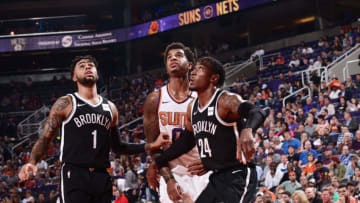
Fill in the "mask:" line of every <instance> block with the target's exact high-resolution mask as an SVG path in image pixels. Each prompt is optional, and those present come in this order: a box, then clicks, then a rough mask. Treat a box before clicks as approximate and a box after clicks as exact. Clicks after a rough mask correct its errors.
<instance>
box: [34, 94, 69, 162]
mask: <svg viewBox="0 0 360 203" xmlns="http://www.w3.org/2000/svg"><path fill="white" fill-rule="evenodd" d="M71 108H72V104H71V99H70V97H69V96H64V97H61V98H59V99H58V100H57V101H56V102H55V104H54V105H53V106H52V107H51V110H50V114H49V117H48V119H47V121H46V122H45V125H44V128H43V130H42V133H41V135H40V138H39V139H38V140H37V141H36V143H35V145H34V147H33V148H32V151H31V155H30V160H29V162H30V163H32V164H34V165H35V164H36V163H38V162H39V161H40V160H41V159H42V158H43V156H44V155H45V154H46V152H47V150H48V148H49V145H50V142H51V141H52V139H53V138H54V137H55V136H56V135H57V133H58V130H59V127H60V126H61V123H62V122H63V121H64V120H65V119H66V117H67V116H68V115H69V113H70V112H71Z"/></svg>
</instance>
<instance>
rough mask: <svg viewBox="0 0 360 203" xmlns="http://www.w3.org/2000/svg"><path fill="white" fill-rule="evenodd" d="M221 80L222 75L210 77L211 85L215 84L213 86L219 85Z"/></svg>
mask: <svg viewBox="0 0 360 203" xmlns="http://www.w3.org/2000/svg"><path fill="white" fill-rule="evenodd" d="M219 79H220V75H219V74H212V75H211V77H210V81H211V83H213V84H215V85H216V84H218V82H219Z"/></svg>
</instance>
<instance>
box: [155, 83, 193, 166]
mask: <svg viewBox="0 0 360 203" xmlns="http://www.w3.org/2000/svg"><path fill="white" fill-rule="evenodd" d="M196 97H197V94H196V92H190V93H189V96H188V97H187V98H184V99H183V100H181V101H179V100H177V99H176V98H175V97H174V96H173V95H172V94H171V92H170V91H169V84H168V85H165V86H162V87H161V89H160V99H159V107H158V116H159V127H160V132H161V133H167V134H168V135H169V137H170V139H171V140H172V142H174V141H175V140H177V139H178V138H179V136H180V135H181V134H182V132H183V131H184V130H185V125H186V122H187V118H186V114H187V108H188V105H189V103H190V102H191V101H193V100H194V99H195V98H196ZM198 159H199V153H198V151H197V148H196V146H195V147H194V148H193V149H192V150H191V151H189V152H188V153H186V154H183V155H182V156H180V157H179V158H177V159H174V160H172V161H171V162H169V166H170V168H174V167H175V166H176V165H182V166H186V165H187V164H189V163H191V162H193V161H195V160H198Z"/></svg>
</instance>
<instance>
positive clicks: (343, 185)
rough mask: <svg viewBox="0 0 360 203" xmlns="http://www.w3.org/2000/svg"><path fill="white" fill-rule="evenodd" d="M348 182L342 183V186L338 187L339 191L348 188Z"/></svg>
mask: <svg viewBox="0 0 360 203" xmlns="http://www.w3.org/2000/svg"><path fill="white" fill-rule="evenodd" d="M347 184H348V183H347V181H346V182H345V181H344V182H342V183H340V185H339V187H338V189H340V188H347Z"/></svg>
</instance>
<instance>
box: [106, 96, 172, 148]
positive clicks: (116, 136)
mask: <svg viewBox="0 0 360 203" xmlns="http://www.w3.org/2000/svg"><path fill="white" fill-rule="evenodd" d="M109 105H110V108H111V111H112V113H113V122H112V123H111V127H110V147H111V149H112V150H113V151H114V152H115V153H117V154H138V153H144V152H150V151H152V150H156V149H160V147H161V146H162V145H164V144H167V143H169V139H168V138H167V137H166V136H159V137H158V138H157V139H155V141H154V142H152V143H146V144H135V143H124V142H121V139H120V133H119V130H118V128H117V126H118V117H119V115H118V111H117V109H116V106H115V105H114V104H113V103H112V102H110V101H109Z"/></svg>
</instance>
